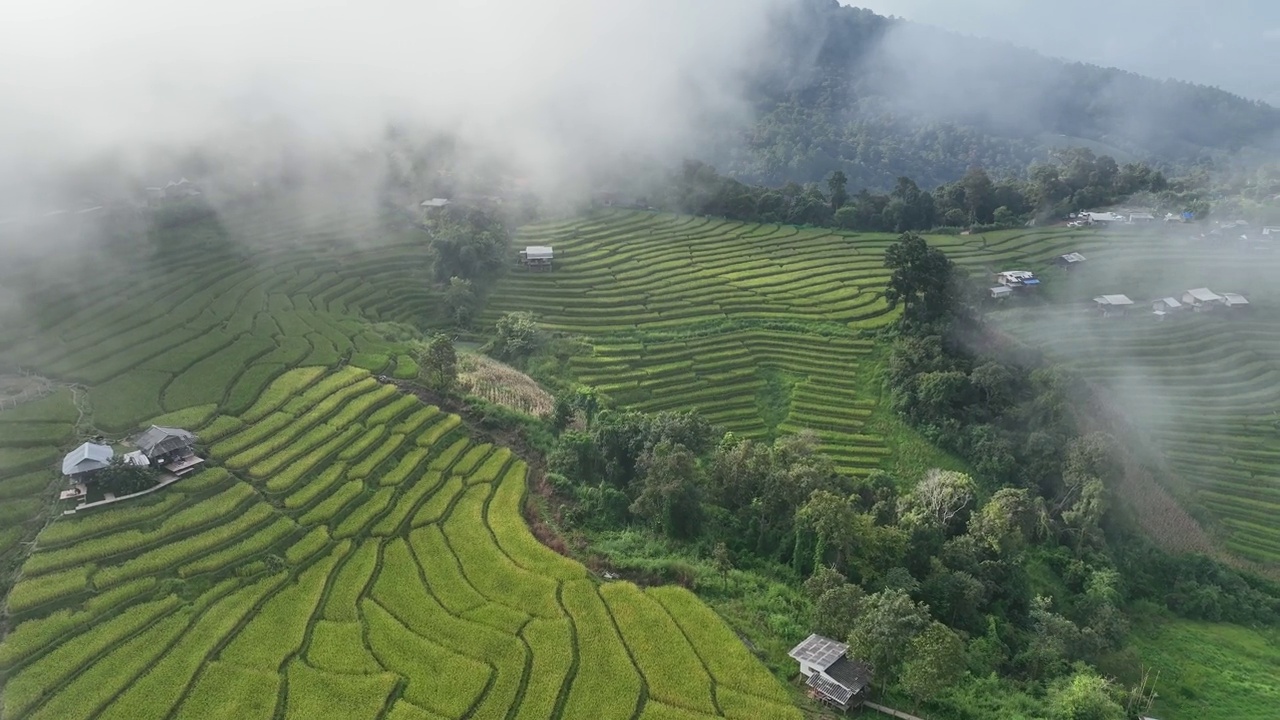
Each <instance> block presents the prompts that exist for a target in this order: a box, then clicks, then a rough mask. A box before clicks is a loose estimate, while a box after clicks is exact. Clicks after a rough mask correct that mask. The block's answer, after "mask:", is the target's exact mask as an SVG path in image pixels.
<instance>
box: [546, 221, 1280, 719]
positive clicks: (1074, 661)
mask: <svg viewBox="0 0 1280 720" xmlns="http://www.w3.org/2000/svg"><path fill="white" fill-rule="evenodd" d="M886 262H887V265H888V267H889V269H890V270H892V272H893V276H892V279H891V281H890V293H889V295H890V297H891V300H892V301H893V302H895V303H897V304H900V305H902V306H903V308H904V312H903V320H902V323H901V324H900V325H899V326H898V327H897V328H896V330H895V333H896V334H897V339H896V341H895V342H894V347H893V350H892V357H891V360H890V367H889V371H888V373H887V383H888V385H889V389H890V391H891V395H892V402H893V407H894V408H895V409H896V410H897V411H898V412H899V413H901V414H902V416H903V418H904V419H905V420H906V421H907V422H908V423H910V424H911V425H913V426H915V427H917V428H919V429H920V430H921V431H922V432H923V433H925V434H926V435H927V436H928V437H930V438H931V439H933V440H934V441H935V442H936V443H938V444H939V445H940V446H942V447H944V448H947V449H949V450H951V451H953V452H955V453H956V454H958V455H960V456H961V457H963V458H965V459H966V460H967V461H968V464H969V466H970V467H971V468H973V470H974V474H973V475H969V474H967V473H963V472H957V471H951V470H933V471H930V472H928V473H926V474H925V475H924V476H923V477H919V478H914V477H913V478H895V477H892V476H890V475H888V474H885V473H882V472H877V473H873V474H871V475H870V476H868V477H862V478H854V477H848V476H844V475H842V474H840V473H839V472H837V471H836V470H835V468H834V466H833V464H832V462H831V460H830V459H829V458H827V457H826V456H825V455H824V454H822V453H821V452H819V451H818V449H817V448H818V442H817V438H816V437H815V436H813V435H812V434H808V433H801V434H798V435H789V436H784V437H782V438H779V439H777V440H776V441H772V442H770V441H757V440H751V439H744V438H739V437H735V436H734V435H733V434H731V433H730V434H724V433H721V432H719V431H718V430H716V429H715V428H713V427H712V426H711V425H710V424H709V423H708V422H707V421H706V420H705V419H704V418H702V417H700V416H699V415H698V414H697V413H696V412H666V413H660V414H644V413H639V412H632V411H620V410H615V409H611V408H607V407H604V408H602V403H601V398H600V397H599V396H598V395H597V394H596V393H595V392H594V391H592V390H590V389H588V388H578V389H576V390H574V391H572V392H566V393H563V394H561V395H560V396H559V397H558V398H557V402H556V408H555V412H554V415H553V418H552V424H553V426H554V431H555V433H556V434H557V437H556V440H555V442H554V446H553V449H552V451H551V452H550V453H549V456H548V466H549V470H550V474H549V479H550V480H551V482H552V484H553V486H555V487H556V488H557V489H558V490H559V491H560V492H561V494H562V495H563V496H566V497H568V498H570V499H571V502H570V503H568V505H567V514H566V519H567V521H568V522H569V524H570V525H571V526H574V527H580V528H584V529H589V530H596V531H608V530H614V529H619V528H636V527H643V528H647V529H648V530H649V531H651V532H652V533H654V534H658V535H661V536H664V537H665V538H667V540H668V541H669V542H671V543H674V544H675V545H676V546H679V547H688V548H697V549H699V550H700V552H702V553H705V554H706V555H707V556H708V557H709V558H710V562H711V563H712V564H713V565H714V567H715V568H716V569H717V571H718V572H720V573H721V574H725V575H727V573H728V571H729V568H731V567H732V566H733V565H734V564H737V565H738V566H747V567H751V568H753V569H757V570H762V571H764V572H767V573H771V574H772V575H773V576H774V577H778V578H789V579H790V581H791V582H795V583H797V584H800V585H802V586H803V593H804V597H805V598H807V605H806V606H805V608H804V609H803V610H802V611H800V612H802V614H803V617H802V618H797V620H798V622H800V623H802V624H803V626H805V627H809V628H812V629H813V630H814V631H816V632H819V633H822V634H825V635H829V636H832V637H838V638H842V639H847V641H848V642H849V644H850V647H851V651H850V652H851V655H853V656H855V657H857V658H859V659H863V660H867V661H869V662H871V663H872V664H873V665H874V667H875V672H876V683H877V685H878V686H879V687H890V688H892V689H894V690H896V691H898V692H901V693H904V694H906V695H909V696H911V697H914V698H916V699H917V700H918V701H924V702H928V703H930V704H931V705H932V706H933V707H934V708H936V709H939V710H942V711H944V712H946V713H948V714H950V715H953V716H956V717H968V716H972V715H973V713H975V712H978V711H977V710H975V702H976V701H975V698H974V697H973V694H972V692H971V690H972V686H974V684H975V683H984V682H995V683H997V684H1000V685H1001V687H1002V688H1003V690H1002V692H1004V693H1005V694H1006V695H1007V694H1009V693H1012V694H1015V695H1017V696H1018V697H1020V698H1022V700H1021V701H1020V702H1025V703H1029V704H1030V706H1031V707H1033V708H1034V710H1033V711H1032V714H1038V715H1042V716H1048V717H1053V718H1058V717H1061V718H1076V717H1099V718H1117V719H1118V718H1123V717H1126V716H1127V714H1126V713H1127V711H1132V710H1134V709H1136V708H1140V707H1143V703H1144V702H1146V701H1147V700H1149V697H1144V696H1143V691H1142V689H1141V688H1139V689H1136V690H1135V689H1130V688H1125V687H1122V686H1120V685H1119V684H1116V683H1114V682H1111V681H1108V680H1106V679H1104V677H1103V675H1102V674H1101V673H1100V672H1099V671H1098V670H1096V669H1095V668H1096V667H1097V666H1098V665H1099V664H1100V663H1101V662H1102V661H1103V659H1104V658H1106V657H1109V656H1111V655H1112V654H1114V653H1115V652H1116V651H1117V650H1118V649H1120V648H1121V647H1122V646H1123V643H1124V641H1125V638H1126V635H1127V632H1128V629H1129V616H1128V614H1127V610H1128V609H1129V608H1130V607H1132V604H1133V603H1134V602H1135V601H1140V600H1141V601H1147V602H1155V603H1159V604H1162V605H1164V606H1165V607H1166V608H1168V609H1169V611H1171V612H1173V613H1176V614H1179V615H1182V616H1185V617H1192V618H1209V619H1230V620H1234V621H1240V622H1261V623H1275V622H1280V587H1277V586H1276V585H1275V584H1273V583H1270V582H1268V581H1265V580H1262V579H1259V578H1256V577H1253V576H1249V575H1246V574H1242V573H1239V572H1237V571H1235V570H1232V569H1230V568H1227V567H1224V566H1222V565H1221V564H1219V563H1216V562H1214V561H1212V560H1209V559H1207V558H1203V557H1194V556H1172V555H1168V554H1166V553H1163V552H1162V551H1160V550H1158V549H1156V548H1154V547H1153V546H1152V545H1150V544H1149V543H1147V542H1145V541H1144V540H1142V539H1141V538H1140V537H1138V536H1137V535H1136V534H1135V533H1134V532H1133V531H1131V530H1130V528H1131V527H1132V523H1130V522H1128V520H1127V518H1126V517H1125V515H1124V512H1123V509H1122V508H1121V507H1119V505H1118V503H1115V502H1114V501H1113V499H1112V491H1111V489H1112V488H1113V487H1114V486H1115V485H1116V483H1117V482H1118V478H1119V477H1120V473H1121V472H1122V470H1121V464H1120V463H1119V462H1118V458H1117V446H1116V444H1115V441H1114V440H1113V439H1112V438H1110V437H1109V436H1106V435H1103V434H1099V433H1087V434H1086V433H1082V432H1081V431H1080V429H1079V428H1078V427H1076V425H1075V423H1074V421H1073V415H1072V410H1071V402H1072V395H1073V393H1075V392H1076V391H1077V388H1076V387H1075V386H1074V384H1073V383H1072V380H1071V378H1070V377H1069V376H1067V375H1066V374H1064V373H1063V372H1061V371H1060V370H1058V369H1056V368H1052V367H1047V366H1039V365H1037V364H1036V361H1035V358H1023V357H1017V356H1014V357H1012V359H1009V360H1006V361H999V360H995V359H992V358H989V357H982V356H979V355H977V354H975V352H974V351H973V350H970V349H968V348H973V347H982V346H983V345H982V339H983V337H984V336H983V334H982V331H983V328H982V325H981V321H980V319H979V318H977V317H976V316H974V315H973V314H971V313H969V312H968V311H966V310H965V308H964V305H963V298H964V297H965V289H964V287H963V278H960V277H958V276H957V275H956V272H955V269H954V267H953V266H952V264H951V263H950V262H949V261H948V260H947V258H946V257H945V256H944V255H943V254H942V253H940V252H939V251H937V250H935V249H932V248H929V247H928V245H926V244H925V243H924V242H923V241H922V240H920V238H918V237H916V236H912V235H905V236H904V237H902V238H901V240H900V242H899V243H898V244H897V245H895V246H894V247H893V248H891V249H890V251H889V252H888V253H887V254H886ZM906 488H909V489H906ZM986 679H991V680H986ZM962 680H964V682H961V681H962ZM988 711H990V709H988ZM1080 713H1085V714H1083V715H1082V714H1080ZM979 714H981V713H979Z"/></svg>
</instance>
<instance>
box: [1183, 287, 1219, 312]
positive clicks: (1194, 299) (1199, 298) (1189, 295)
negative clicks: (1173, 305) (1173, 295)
mask: <svg viewBox="0 0 1280 720" xmlns="http://www.w3.org/2000/svg"><path fill="white" fill-rule="evenodd" d="M1222 299H1223V298H1222V296H1221V295H1219V294H1218V293H1216V292H1214V291H1212V290H1210V289H1209V288H1194V289H1192V290H1188V291H1186V292H1184V293H1182V304H1183V305H1190V306H1191V307H1193V308H1195V309H1196V310H1205V309H1208V308H1210V307H1212V306H1213V305H1220V304H1222Z"/></svg>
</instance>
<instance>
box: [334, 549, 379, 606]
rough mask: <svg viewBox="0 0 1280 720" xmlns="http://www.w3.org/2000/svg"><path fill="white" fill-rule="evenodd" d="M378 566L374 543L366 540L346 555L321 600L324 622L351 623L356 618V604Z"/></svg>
mask: <svg viewBox="0 0 1280 720" xmlns="http://www.w3.org/2000/svg"><path fill="white" fill-rule="evenodd" d="M377 567H378V543H376V542H373V541H366V542H364V543H362V544H360V545H359V546H357V547H356V549H355V552H353V553H351V554H350V555H349V556H347V561H346V562H344V563H343V564H342V567H341V568H340V569H339V570H338V574H337V577H335V578H334V581H333V585H332V586H331V587H330V588H329V596H328V598H327V599H326V600H325V604H324V611H323V615H324V618H325V619H326V620H334V621H337V622H355V621H356V620H357V619H359V618H358V616H357V608H356V603H357V602H358V601H359V599H360V595H361V594H362V593H363V592H364V589H365V587H366V586H367V585H368V584H369V580H370V579H372V578H373V573H374V571H375V570H377Z"/></svg>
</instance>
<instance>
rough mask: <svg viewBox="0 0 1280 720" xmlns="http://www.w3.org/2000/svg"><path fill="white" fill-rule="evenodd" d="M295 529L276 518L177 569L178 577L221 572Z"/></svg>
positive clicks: (286, 522)
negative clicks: (226, 545) (238, 540)
mask: <svg viewBox="0 0 1280 720" xmlns="http://www.w3.org/2000/svg"><path fill="white" fill-rule="evenodd" d="M297 527H298V526H297V525H295V524H294V523H293V521H292V520H290V519H289V518H276V520H275V522H273V523H271V524H270V525H268V526H267V527H265V528H263V529H261V530H259V531H257V532H255V533H253V534H252V535H250V536H249V537H247V538H245V539H244V540H241V541H240V542H238V543H236V544H234V545H232V546H230V547H226V548H223V549H221V550H219V551H217V552H214V553H210V554H208V555H202V556H201V557H200V558H199V559H197V560H195V561H194V562H189V563H187V564H186V565H183V566H182V567H180V568H178V577H181V578H186V577H191V576H192V575H199V574H200V573H206V572H213V571H215V570H221V569H223V568H226V567H229V566H231V565H232V564H233V563H237V562H240V561H242V560H244V559H245V558H248V557H251V556H253V555H257V554H259V553H262V552H265V551H266V550H267V549H268V548H270V547H271V546H273V545H275V544H276V543H278V542H280V541H281V540H283V539H284V538H286V537H288V536H289V535H290V534H291V533H293V531H294V530H295V529H297Z"/></svg>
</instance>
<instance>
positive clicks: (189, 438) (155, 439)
mask: <svg viewBox="0 0 1280 720" xmlns="http://www.w3.org/2000/svg"><path fill="white" fill-rule="evenodd" d="M132 444H133V446H134V447H136V448H138V450H140V451H141V452H142V454H143V455H146V456H147V459H148V460H150V461H151V462H152V463H156V462H160V461H163V460H166V459H169V458H176V457H182V456H186V455H190V454H191V452H192V449H193V448H194V447H195V444H196V436H195V435H194V434H192V433H190V432H187V431H186V430H183V429H182V428H172V427H161V426H159V425H152V426H151V427H149V428H147V430H146V431H145V432H143V433H142V434H141V435H139V436H137V437H136V438H134V439H133V443H132Z"/></svg>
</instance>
